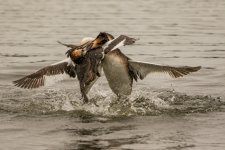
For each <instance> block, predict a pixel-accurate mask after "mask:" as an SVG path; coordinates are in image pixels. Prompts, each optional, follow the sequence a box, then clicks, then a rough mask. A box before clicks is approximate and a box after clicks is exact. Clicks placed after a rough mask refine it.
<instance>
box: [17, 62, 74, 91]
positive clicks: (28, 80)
mask: <svg viewBox="0 0 225 150" xmlns="http://www.w3.org/2000/svg"><path fill="white" fill-rule="evenodd" d="M63 73H66V74H68V75H70V77H75V76H76V73H75V70H74V66H72V65H68V62H63V63H59V64H56V65H51V66H47V67H44V68H42V69H40V70H38V71H37V72H35V73H32V74H30V75H28V76H25V77H23V78H21V79H19V80H16V81H13V83H14V85H15V86H18V87H21V88H27V89H32V88H38V87H41V86H44V85H45V76H53V75H58V74H63Z"/></svg>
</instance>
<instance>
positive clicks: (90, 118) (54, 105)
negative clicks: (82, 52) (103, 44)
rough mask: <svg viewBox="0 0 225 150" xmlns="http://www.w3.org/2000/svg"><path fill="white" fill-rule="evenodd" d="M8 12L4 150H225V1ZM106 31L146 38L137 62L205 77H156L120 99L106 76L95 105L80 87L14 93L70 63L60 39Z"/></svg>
mask: <svg viewBox="0 0 225 150" xmlns="http://www.w3.org/2000/svg"><path fill="white" fill-rule="evenodd" d="M0 4H1V5H0V70H1V71H0V143H1V144H0V149H1V150H11V149H17V150H46V149H48V150H64V149H65V150H71V149H84V150H87V149H98V150H101V149H115V150H134V149H135V150H139V149H140V150H144V149H146V150H150V149H151V150H181V149H188V150H189V149H191V150H192V149H194V150H201V149H204V150H214V149H215V150H223V149H224V148H225V136H224V135H225V128H224V127H225V92H224V91H225V26H224V25H225V13H224V8H225V1H224V0H216V1H215V0H170V1H168V0H145V1H144V0H141V1H132V0H123V1H119V0H113V1H104V0H92V1H83V0H67V1H62V0H49V1H45V0H36V1H31V0H7V1H6V0H0ZM100 31H106V32H109V33H111V34H113V35H115V36H117V35H120V34H125V35H129V36H131V37H135V38H140V40H139V41H137V43H136V44H135V45H132V46H127V47H123V48H122V49H121V50H122V51H123V52H124V53H125V54H126V55H127V56H129V57H131V58H133V59H135V60H139V61H146V62H152V63H157V64H167V65H178V66H179V65H189V66H199V65H201V66H202V69H201V70H200V71H198V72H196V73H193V74H190V75H188V76H185V77H184V78H179V79H170V78H162V77H161V76H160V77H159V78H158V77H157V76H154V77H151V76H149V77H147V78H146V79H145V80H143V81H139V82H137V83H134V86H133V93H132V94H131V96H130V97H129V98H128V99H121V100H120V101H117V98H116V96H115V95H114V94H113V93H112V92H111V90H110V89H109V87H108V84H107V81H106V79H105V77H104V76H103V77H101V78H100V79H99V80H98V81H97V83H96V84H95V85H94V87H93V89H92V90H91V91H90V93H89V97H90V101H91V102H90V104H88V105H82V103H81V100H80V98H81V96H80V92H79V85H78V82H77V80H76V79H71V80H65V81H63V82H60V83H57V84H55V85H52V86H48V87H44V88H40V89H35V90H25V89H20V88H17V87H14V86H13V85H12V81H13V80H16V79H19V78H21V77H23V76H25V75H28V74H30V73H32V72H34V71H36V70H37V69H39V68H42V67H44V66H47V65H49V64H52V63H54V62H57V61H60V60H62V59H64V58H65V55H64V54H65V52H66V50H67V49H66V48H65V47H63V46H61V45H59V44H57V42H56V41H58V40H59V41H62V42H65V43H74V44H76V43H79V42H80V40H81V38H83V37H86V36H92V37H95V36H96V35H97V34H98V33H99V32H100ZM96 104H97V105H96Z"/></svg>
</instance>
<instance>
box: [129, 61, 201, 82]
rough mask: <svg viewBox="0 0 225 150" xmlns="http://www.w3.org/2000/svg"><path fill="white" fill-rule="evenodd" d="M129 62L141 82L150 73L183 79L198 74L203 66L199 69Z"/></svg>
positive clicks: (198, 67)
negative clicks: (190, 74) (192, 73)
mask: <svg viewBox="0 0 225 150" xmlns="http://www.w3.org/2000/svg"><path fill="white" fill-rule="evenodd" d="M128 61H129V68H130V70H131V71H132V72H133V74H134V75H135V76H136V78H137V77H139V78H140V79H141V80H142V79H144V78H145V77H146V76H147V75H148V74H150V73H157V72H158V73H168V74H169V75H170V76H171V77H173V78H178V77H183V76H185V75H187V74H189V73H191V72H196V71H198V70H200V69H201V66H197V67H189V66H182V67H173V66H163V65H156V64H150V63H146V62H138V61H133V60H128Z"/></svg>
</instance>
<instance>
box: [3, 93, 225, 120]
mask: <svg viewBox="0 0 225 150" xmlns="http://www.w3.org/2000/svg"><path fill="white" fill-rule="evenodd" d="M94 90H95V89H94ZM89 96H90V97H93V98H91V99H90V102H89V103H88V104H83V102H82V100H81V96H80V94H79V93H77V92H75V91H74V90H72V89H65V90H60V89H48V90H45V91H43V90H39V91H36V93H33V92H30V93H29V92H26V93H24V92H22V91H18V90H17V91H15V90H12V91H11V92H10V93H8V95H7V96H6V95H5V97H2V98H3V101H2V102H1V103H0V110H1V111H9V112H24V113H34V114H36V113H38V114H49V113H57V112H61V113H65V114H67V113H69V114H73V113H76V114H78V116H80V115H81V116H85V115H87V116H103V117H120V116H137V115H160V114H175V115H179V114H188V113H204V112H208V111H218V110H221V109H223V107H224V105H225V102H224V101H222V100H221V98H220V97H216V98H215V97H211V96H201V95H194V96H191V95H187V94H185V93H179V92H175V91H171V90H165V89H164V90H152V89H141V90H140V89H138V90H134V91H133V93H132V94H131V95H130V96H129V97H120V98H118V97H117V96H115V95H113V94H112V93H111V91H104V92H101V91H99V90H95V91H92V92H91V93H90V95H89ZM15 97H16V98H15Z"/></svg>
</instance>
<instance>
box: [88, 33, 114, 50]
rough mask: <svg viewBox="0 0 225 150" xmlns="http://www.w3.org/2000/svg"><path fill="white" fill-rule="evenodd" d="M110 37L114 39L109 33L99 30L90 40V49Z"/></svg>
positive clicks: (99, 45)
mask: <svg viewBox="0 0 225 150" xmlns="http://www.w3.org/2000/svg"><path fill="white" fill-rule="evenodd" d="M112 39H114V37H113V36H112V35H111V34H109V33H106V32H100V33H99V34H98V36H97V37H96V38H95V39H94V40H93V41H92V44H91V47H90V49H94V48H99V47H101V46H102V45H104V44H105V43H106V42H108V41H110V40H112Z"/></svg>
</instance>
